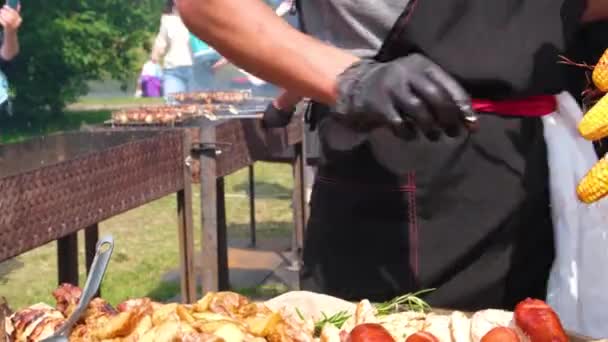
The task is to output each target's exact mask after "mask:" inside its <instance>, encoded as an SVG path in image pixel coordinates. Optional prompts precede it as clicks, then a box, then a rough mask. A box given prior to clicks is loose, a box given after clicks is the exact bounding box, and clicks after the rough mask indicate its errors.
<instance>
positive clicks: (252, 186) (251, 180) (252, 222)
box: [249, 164, 256, 248]
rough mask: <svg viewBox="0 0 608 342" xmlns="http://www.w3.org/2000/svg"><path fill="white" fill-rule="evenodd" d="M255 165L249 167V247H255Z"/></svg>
mask: <svg viewBox="0 0 608 342" xmlns="http://www.w3.org/2000/svg"><path fill="white" fill-rule="evenodd" d="M254 168H255V165H254V164H251V165H249V222H250V223H249V230H250V237H251V242H250V247H251V248H255V246H256V236H255V233H256V227H255V174H254V171H255V170H254Z"/></svg>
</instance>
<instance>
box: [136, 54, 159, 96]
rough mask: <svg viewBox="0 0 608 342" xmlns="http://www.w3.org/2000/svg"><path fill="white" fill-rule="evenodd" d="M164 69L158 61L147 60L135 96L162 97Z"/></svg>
mask: <svg viewBox="0 0 608 342" xmlns="http://www.w3.org/2000/svg"><path fill="white" fill-rule="evenodd" d="M162 76H163V71H162V68H161V67H160V65H158V63H154V62H153V61H147V62H146V63H145V64H144V66H143V68H142V70H141V74H140V76H139V80H138V82H137V90H136V92H135V97H161V96H162V95H163V92H162Z"/></svg>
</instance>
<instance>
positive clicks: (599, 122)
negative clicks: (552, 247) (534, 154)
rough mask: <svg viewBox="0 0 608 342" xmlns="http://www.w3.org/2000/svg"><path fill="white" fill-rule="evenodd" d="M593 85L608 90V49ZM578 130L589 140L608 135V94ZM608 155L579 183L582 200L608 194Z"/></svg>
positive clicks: (578, 189) (589, 113)
mask: <svg viewBox="0 0 608 342" xmlns="http://www.w3.org/2000/svg"><path fill="white" fill-rule="evenodd" d="M592 80H593V85H594V86H595V87H596V88H597V91H599V92H601V93H606V92H608V49H606V51H605V52H604V54H603V56H602V57H601V58H600V60H599V61H598V63H597V64H596V65H595V66H594V67H593V73H592ZM578 130H579V132H580V134H581V135H582V136H583V137H584V138H585V139H587V140H600V139H604V138H606V137H608V94H604V95H603V96H602V98H600V100H599V101H598V102H597V103H595V105H594V106H593V107H592V108H591V109H590V110H589V111H588V112H587V113H586V114H585V116H583V119H582V120H581V122H580V123H579V126H578ZM607 158H608V157H607V156H604V157H603V158H602V159H601V160H600V161H599V162H598V163H597V164H596V165H595V166H594V167H593V168H592V169H591V170H590V171H589V173H587V175H586V176H585V177H584V178H583V179H582V180H581V182H580V183H579V185H578V187H577V189H576V192H577V194H578V197H579V198H580V200H581V201H583V202H585V203H593V202H596V201H598V200H600V199H602V198H604V197H605V196H606V195H608V159H607Z"/></svg>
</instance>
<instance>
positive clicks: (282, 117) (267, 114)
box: [262, 102, 295, 128]
mask: <svg viewBox="0 0 608 342" xmlns="http://www.w3.org/2000/svg"><path fill="white" fill-rule="evenodd" d="M294 112H295V109H293V108H292V109H291V110H282V109H278V108H277V107H275V106H274V103H272V102H271V103H270V104H268V106H267V107H266V110H265V111H264V116H263V117H262V127H264V128H280V127H286V126H287V125H289V122H290V121H291V118H292V116H293V114H294Z"/></svg>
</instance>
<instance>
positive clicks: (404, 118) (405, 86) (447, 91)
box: [333, 54, 474, 137]
mask: <svg viewBox="0 0 608 342" xmlns="http://www.w3.org/2000/svg"><path fill="white" fill-rule="evenodd" d="M333 112H335V113H337V114H338V115H339V117H340V116H341V119H343V120H345V121H346V122H347V123H350V124H351V125H353V126H355V127H361V126H363V127H367V128H373V127H377V126H380V125H386V124H388V125H391V126H393V127H395V128H401V127H410V128H415V127H417V128H418V129H420V130H421V131H422V132H423V133H425V134H426V135H427V136H429V137H432V136H438V134H440V133H441V132H442V131H443V132H445V133H446V134H448V135H450V136H455V135H458V134H459V132H461V131H462V130H461V128H462V126H463V125H465V124H466V123H467V120H466V119H465V116H466V115H467V114H468V115H469V116H468V120H469V121H474V117H472V115H474V113H473V111H472V110H471V100H470V97H469V95H468V94H467V92H466V91H465V90H464V89H463V88H462V87H461V86H460V85H459V84H458V82H456V81H455V80H454V79H453V78H452V77H451V76H450V75H448V74H447V73H446V72H445V71H443V70H442V69H441V68H440V67H439V66H438V65H436V64H435V63H433V62H431V61H430V60H429V59H427V58H426V57H424V56H422V55H420V54H412V55H408V56H407V57H402V58H399V59H396V60H393V61H391V62H387V63H380V62H377V61H374V60H369V59H364V60H361V61H359V62H357V63H355V64H353V65H352V66H350V67H349V68H347V69H346V70H345V71H344V72H343V73H342V74H341V75H340V76H339V78H338V100H337V103H336V105H335V107H334V108H333Z"/></svg>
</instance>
